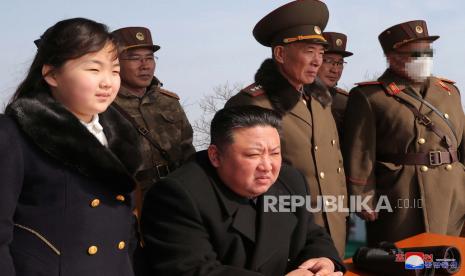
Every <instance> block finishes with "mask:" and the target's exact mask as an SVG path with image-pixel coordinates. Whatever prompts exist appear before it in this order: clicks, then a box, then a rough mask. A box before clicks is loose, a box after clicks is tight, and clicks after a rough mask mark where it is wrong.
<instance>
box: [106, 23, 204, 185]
mask: <svg viewBox="0 0 465 276" xmlns="http://www.w3.org/2000/svg"><path fill="white" fill-rule="evenodd" d="M113 34H114V35H115V36H116V37H117V38H118V40H119V42H120V44H121V50H120V51H121V53H120V56H119V60H120V64H121V73H120V75H121V89H120V90H119V92H118V97H117V98H116V100H115V102H116V103H117V105H118V106H119V107H120V110H121V109H123V112H122V113H124V114H126V115H129V116H130V117H131V118H132V119H129V120H130V121H132V122H133V125H135V127H136V128H137V129H139V132H141V134H143V135H144V137H145V138H144V139H142V143H143V144H142V148H143V150H142V155H143V157H144V163H143V167H142V168H141V170H140V171H139V172H138V173H137V174H136V178H137V180H138V181H139V183H141V188H142V193H143V194H145V192H146V191H147V190H148V189H149V188H150V187H151V185H152V184H153V183H154V182H156V181H157V180H159V179H160V178H161V177H164V176H165V175H167V174H168V173H169V172H171V171H173V170H174V169H175V168H177V167H178V166H179V165H181V164H182V163H184V162H185V161H186V160H187V159H188V158H189V157H190V156H191V155H192V154H193V153H194V152H195V149H194V147H193V146H192V127H191V125H190V123H189V121H188V120H187V117H186V114H185V113H184V110H183V108H182V107H181V105H180V103H179V97H178V95H176V94H175V93H173V92H170V91H168V90H165V89H163V88H162V83H161V82H160V81H159V80H158V79H157V78H156V77H154V72H155V65H156V57H155V56H154V53H155V52H156V51H158V50H159V49H160V46H158V45H154V44H153V41H152V35H151V33H150V31H149V29H147V28H144V27H127V28H122V29H118V30H116V31H114V32H113ZM144 133H145V134H144Z"/></svg>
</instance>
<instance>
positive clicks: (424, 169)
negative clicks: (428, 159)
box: [420, 166, 428, 172]
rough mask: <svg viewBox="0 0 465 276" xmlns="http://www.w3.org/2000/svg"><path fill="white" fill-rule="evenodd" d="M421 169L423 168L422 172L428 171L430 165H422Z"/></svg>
mask: <svg viewBox="0 0 465 276" xmlns="http://www.w3.org/2000/svg"><path fill="white" fill-rule="evenodd" d="M420 170H421V171H422V172H427V171H428V167H427V166H421V167H420Z"/></svg>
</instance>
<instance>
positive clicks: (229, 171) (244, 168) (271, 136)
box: [208, 126, 281, 198]
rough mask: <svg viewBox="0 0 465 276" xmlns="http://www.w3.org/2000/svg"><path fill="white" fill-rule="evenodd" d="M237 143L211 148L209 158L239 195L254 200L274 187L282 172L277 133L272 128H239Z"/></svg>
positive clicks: (235, 134) (235, 138)
mask: <svg viewBox="0 0 465 276" xmlns="http://www.w3.org/2000/svg"><path fill="white" fill-rule="evenodd" d="M233 133H234V134H233V137H234V141H233V143H232V144H230V145H225V146H224V147H223V148H222V149H219V148H218V147H217V146H215V145H211V146H210V147H209V148H208V155H209V158H210V161H211V163H212V165H213V166H214V167H215V168H216V170H217V172H218V175H219V177H220V178H221V180H222V181H223V182H224V183H225V185H226V186H228V187H229V188H230V189H231V190H232V191H233V192H235V193H236V194H238V195H240V196H243V197H248V198H253V197H257V196H259V195H261V194H263V193H265V192H266V191H268V189H269V188H270V187H271V185H272V184H273V183H274V182H275V181H276V179H277V178H278V174H279V170H280V168H281V146H280V140H279V134H278V131H277V130H276V129H275V128H273V127H270V126H256V127H251V128H238V129H235V130H234V132H233Z"/></svg>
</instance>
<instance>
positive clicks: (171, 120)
mask: <svg viewBox="0 0 465 276" xmlns="http://www.w3.org/2000/svg"><path fill="white" fill-rule="evenodd" d="M160 115H161V117H162V118H163V120H164V121H165V122H167V123H171V124H175V123H176V117H175V116H174V115H173V114H169V113H161V114H160Z"/></svg>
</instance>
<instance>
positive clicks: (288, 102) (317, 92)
mask: <svg viewBox="0 0 465 276" xmlns="http://www.w3.org/2000/svg"><path fill="white" fill-rule="evenodd" d="M255 82H256V83H257V84H258V85H261V86H262V87H263V89H264V90H265V91H266V94H267V95H268V98H269V100H270V102H271V104H272V105H273V107H274V108H275V109H276V110H277V111H278V112H281V113H285V112H288V111H289V110H291V109H292V108H294V106H295V105H296V104H297V103H298V102H299V100H300V97H301V93H300V92H299V91H297V90H296V89H295V88H294V87H293V86H292V85H291V84H290V83H289V82H288V81H287V79H286V78H284V77H283V76H282V75H281V73H280V72H279V71H278V69H277V68H276V64H275V62H274V61H273V60H272V59H266V60H265V61H264V62H263V63H262V65H261V66H260V68H259V69H258V71H257V73H256V74H255ZM304 90H305V93H306V94H307V95H311V96H313V97H314V98H315V99H316V100H318V101H319V102H320V103H321V104H322V105H323V106H325V107H326V106H328V105H329V104H331V95H330V94H329V91H328V90H327V89H326V87H325V86H324V85H323V84H322V83H321V82H320V81H319V80H317V81H315V82H314V83H312V84H309V85H306V86H305V88H304Z"/></svg>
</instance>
